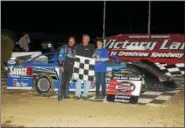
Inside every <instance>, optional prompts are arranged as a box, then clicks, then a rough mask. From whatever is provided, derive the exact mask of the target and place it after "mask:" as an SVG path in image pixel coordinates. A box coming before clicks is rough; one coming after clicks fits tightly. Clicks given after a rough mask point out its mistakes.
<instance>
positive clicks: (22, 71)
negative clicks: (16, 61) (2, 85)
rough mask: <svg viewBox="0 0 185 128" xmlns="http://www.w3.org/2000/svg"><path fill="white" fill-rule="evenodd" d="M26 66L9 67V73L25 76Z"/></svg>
mask: <svg viewBox="0 0 185 128" xmlns="http://www.w3.org/2000/svg"><path fill="white" fill-rule="evenodd" d="M26 72H27V68H10V69H9V75H21V76H26Z"/></svg>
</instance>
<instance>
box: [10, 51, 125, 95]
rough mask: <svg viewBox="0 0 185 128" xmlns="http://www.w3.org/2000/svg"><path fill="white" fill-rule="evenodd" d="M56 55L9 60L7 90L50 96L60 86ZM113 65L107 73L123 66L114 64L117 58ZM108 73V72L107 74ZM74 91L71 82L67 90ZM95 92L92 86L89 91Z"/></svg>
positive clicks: (73, 85) (115, 60) (116, 59)
mask: <svg viewBox="0 0 185 128" xmlns="http://www.w3.org/2000/svg"><path fill="white" fill-rule="evenodd" d="M58 57H59V56H58V54H56V53H45V54H42V55H39V56H36V57H34V58H32V59H30V58H29V57H28V56H22V57H17V58H16V60H10V61H9V66H8V70H7V71H8V81H7V89H33V88H35V89H36V91H37V92H38V93H40V94H43V95H45V94H47V95H48V93H49V94H51V93H50V92H53V91H54V90H57V89H58V87H59V85H60V79H62V78H61V74H62V73H61V71H60V65H59V62H58ZM111 58H113V59H114V62H115V63H114V64H112V65H109V66H108V68H107V69H108V71H112V70H119V69H122V68H124V67H125V66H124V65H119V64H116V62H119V59H118V58H117V57H111ZM28 59H30V60H28ZM109 73H110V72H109ZM74 89H75V82H73V81H72V82H71V83H70V86H69V90H71V91H73V90H74ZM93 90H95V88H94V86H92V87H91V89H90V91H93Z"/></svg>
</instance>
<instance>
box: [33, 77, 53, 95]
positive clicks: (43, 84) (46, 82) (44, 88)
mask: <svg viewBox="0 0 185 128" xmlns="http://www.w3.org/2000/svg"><path fill="white" fill-rule="evenodd" d="M35 89H36V91H37V92H38V93H39V94H41V95H42V96H50V95H52V94H53V92H54V90H53V82H52V78H51V77H50V76H44V75H43V76H40V77H39V78H38V79H37V80H36V82H35Z"/></svg>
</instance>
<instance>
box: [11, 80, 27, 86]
mask: <svg viewBox="0 0 185 128" xmlns="http://www.w3.org/2000/svg"><path fill="white" fill-rule="evenodd" d="M13 86H15V87H27V86H28V83H24V82H23V81H22V82H18V81H17V80H13Z"/></svg>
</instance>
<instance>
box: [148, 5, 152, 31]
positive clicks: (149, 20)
mask: <svg viewBox="0 0 185 128" xmlns="http://www.w3.org/2000/svg"><path fill="white" fill-rule="evenodd" d="M150 22H151V1H149V3H148V34H150V33H151V30H150Z"/></svg>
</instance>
